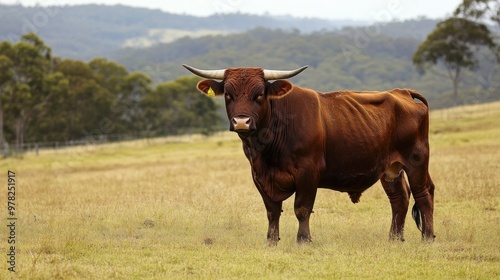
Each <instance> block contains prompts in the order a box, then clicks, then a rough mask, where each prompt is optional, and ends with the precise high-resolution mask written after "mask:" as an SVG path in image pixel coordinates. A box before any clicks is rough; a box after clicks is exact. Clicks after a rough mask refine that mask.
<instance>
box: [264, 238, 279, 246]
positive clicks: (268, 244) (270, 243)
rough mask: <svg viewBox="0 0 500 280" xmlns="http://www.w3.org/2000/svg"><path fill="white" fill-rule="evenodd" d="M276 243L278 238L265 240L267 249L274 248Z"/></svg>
mask: <svg viewBox="0 0 500 280" xmlns="http://www.w3.org/2000/svg"><path fill="white" fill-rule="evenodd" d="M278 241H280V238H279V237H277V238H267V246H269V247H275V246H278Z"/></svg>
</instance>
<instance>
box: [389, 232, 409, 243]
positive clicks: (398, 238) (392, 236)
mask: <svg viewBox="0 0 500 280" xmlns="http://www.w3.org/2000/svg"><path fill="white" fill-rule="evenodd" d="M389 241H401V242H405V241H406V240H405V237H404V235H403V234H401V233H400V234H398V233H390V234H389Z"/></svg>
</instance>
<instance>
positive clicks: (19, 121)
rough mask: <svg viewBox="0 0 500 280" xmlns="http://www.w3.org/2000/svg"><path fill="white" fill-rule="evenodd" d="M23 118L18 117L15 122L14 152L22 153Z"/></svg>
mask: <svg viewBox="0 0 500 280" xmlns="http://www.w3.org/2000/svg"><path fill="white" fill-rule="evenodd" d="M25 121H26V120H25V118H23V116H22V115H21V116H19V118H17V121H16V150H17V152H22V147H23V144H24V122H25Z"/></svg>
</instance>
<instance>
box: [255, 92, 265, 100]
mask: <svg viewBox="0 0 500 280" xmlns="http://www.w3.org/2000/svg"><path fill="white" fill-rule="evenodd" d="M255 100H257V102H262V101H263V100H264V94H263V93H261V94H257V97H256V98H255Z"/></svg>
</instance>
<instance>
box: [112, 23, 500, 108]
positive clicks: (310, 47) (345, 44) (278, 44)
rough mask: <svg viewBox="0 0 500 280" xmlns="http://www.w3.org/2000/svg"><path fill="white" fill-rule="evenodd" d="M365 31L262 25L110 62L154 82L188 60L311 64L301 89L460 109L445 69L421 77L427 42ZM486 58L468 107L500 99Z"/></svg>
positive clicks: (468, 87)
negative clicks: (376, 94)
mask: <svg viewBox="0 0 500 280" xmlns="http://www.w3.org/2000/svg"><path fill="white" fill-rule="evenodd" d="M395 24H399V23H395ZM408 24H410V22H408ZM411 24H415V23H411ZM387 26H391V24H387ZM367 30H370V29H366V28H362V27H360V28H350V29H349V31H350V32H347V31H348V30H347V29H343V30H341V31H324V32H314V33H308V34H301V33H299V32H298V31H283V30H270V29H265V28H256V29H253V30H250V31H248V32H245V33H241V34H231V35H216V36H204V37H200V38H182V39H179V40H177V41H175V42H172V43H169V44H158V45H155V46H152V47H149V48H141V49H134V48H128V49H123V50H120V51H118V52H117V53H115V54H113V56H112V58H113V59H114V60H116V61H117V62H119V63H120V64H123V65H125V66H126V67H127V68H128V69H129V70H131V71H141V72H145V73H146V74H148V75H149V76H151V78H152V79H153V81H154V82H155V83H160V82H163V81H169V80H173V79H176V78H178V77H181V76H185V75H191V73H189V72H188V71H186V70H185V69H184V68H183V67H181V64H184V63H185V64H190V65H193V66H195V67H198V68H202V69H203V68H205V69H207V68H208V69H220V68H227V67H238V66H258V67H263V68H268V69H294V68H296V67H299V66H302V65H309V69H307V70H306V71H304V72H303V73H301V74H300V75H299V76H297V77H295V78H293V81H294V82H295V83H296V84H298V85H301V86H305V87H310V88H313V89H316V90H319V91H334V90H343V89H352V90H388V89H392V88H397V87H400V88H404V87H406V88H414V89H416V90H417V91H420V92H421V93H422V94H424V95H425V96H426V97H427V98H428V99H429V102H430V104H431V106H432V107H433V108H438V107H448V106H452V105H454V104H453V103H452V101H451V98H450V97H451V92H452V86H451V81H450V80H449V78H448V76H447V74H446V73H445V71H434V72H428V73H426V74H425V75H421V74H420V73H419V72H418V71H417V70H416V69H415V66H414V65H413V64H412V62H411V60H412V56H413V53H414V52H415V50H416V49H417V47H418V46H419V45H420V43H421V42H422V39H421V38H413V36H406V37H397V36H394V37H392V36H388V35H385V34H384V32H383V31H380V32H379V33H377V34H372V33H369V31H367ZM408 33H409V34H412V33H411V32H408ZM415 34H416V33H415ZM391 35H394V34H391ZM483 60H485V61H483V62H485V63H481V65H482V66H485V67H479V68H478V69H477V70H476V72H470V71H467V72H464V73H463V83H462V85H461V92H462V94H463V96H464V98H463V99H464V102H468V103H470V102H486V101H489V100H497V99H499V98H500V96H498V94H494V93H495V92H496V90H495V89H493V88H489V89H486V88H484V87H483V84H482V82H484V77H488V76H489V75H491V74H493V73H494V72H491V69H490V68H488V67H489V66H488V65H489V64H488V63H487V60H488V58H487V57H486V59H483ZM490 60H491V59H490ZM490 64H491V61H490ZM494 79H495V80H497V79H498V76H497V78H494ZM494 84H496V82H495V83H492V85H494Z"/></svg>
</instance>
